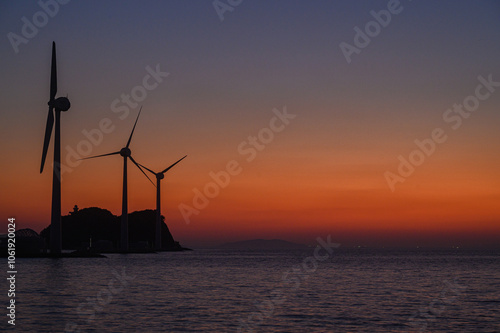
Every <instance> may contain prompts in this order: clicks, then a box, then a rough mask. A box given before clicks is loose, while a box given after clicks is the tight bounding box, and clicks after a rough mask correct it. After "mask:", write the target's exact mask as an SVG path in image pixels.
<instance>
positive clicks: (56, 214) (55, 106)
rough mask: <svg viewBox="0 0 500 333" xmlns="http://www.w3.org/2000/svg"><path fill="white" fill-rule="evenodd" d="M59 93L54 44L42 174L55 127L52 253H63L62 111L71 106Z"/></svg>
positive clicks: (51, 224)
mask: <svg viewBox="0 0 500 333" xmlns="http://www.w3.org/2000/svg"><path fill="white" fill-rule="evenodd" d="M56 93H57V65H56V43H55V42H52V64H51V69H50V99H49V102H48V104H49V114H48V116H47V125H46V126H45V138H44V140H43V151H42V164H41V166H40V173H42V172H43V167H44V165H45V159H46V157H47V151H48V149H49V143H50V137H51V135H52V127H53V126H54V112H55V123H56V128H55V131H54V132H55V133H54V164H53V165H52V169H53V174H52V211H51V217H50V253H56V254H58V253H61V250H62V235H61V111H68V110H69V108H70V106H71V104H70V102H69V100H68V98H66V97H59V98H57V99H56Z"/></svg>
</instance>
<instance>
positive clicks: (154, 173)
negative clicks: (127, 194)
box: [137, 163, 156, 176]
mask: <svg viewBox="0 0 500 333" xmlns="http://www.w3.org/2000/svg"><path fill="white" fill-rule="evenodd" d="M137 164H139V165H140V166H141V167H143V168H144V169H146V170H148V171H149V172H151V173H152V174H153V175H155V176H156V172H154V171H153V170H151V169H150V168H147V167H145V166H144V165H142V164H141V163H137Z"/></svg>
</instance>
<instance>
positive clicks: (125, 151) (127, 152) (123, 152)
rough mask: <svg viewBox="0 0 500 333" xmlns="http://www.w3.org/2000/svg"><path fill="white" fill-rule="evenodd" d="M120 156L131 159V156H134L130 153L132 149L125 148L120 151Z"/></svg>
mask: <svg viewBox="0 0 500 333" xmlns="http://www.w3.org/2000/svg"><path fill="white" fill-rule="evenodd" d="M120 155H121V156H123V157H130V155H132V152H131V151H130V148H128V147H125V148H122V149H121V150H120Z"/></svg>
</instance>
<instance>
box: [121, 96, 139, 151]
mask: <svg viewBox="0 0 500 333" xmlns="http://www.w3.org/2000/svg"><path fill="white" fill-rule="evenodd" d="M141 111H142V106H141V108H140V109H139V113H138V114H137V118H136V119H135V124H134V128H132V133H130V137H129V138H128V142H127V145H126V146H125V147H127V148H128V146H129V145H130V141H132V135H133V134H134V130H135V125H137V120H139V116H140V115H141Z"/></svg>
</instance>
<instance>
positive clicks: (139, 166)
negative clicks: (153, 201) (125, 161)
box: [129, 156, 156, 187]
mask: <svg viewBox="0 0 500 333" xmlns="http://www.w3.org/2000/svg"><path fill="white" fill-rule="evenodd" d="M129 157H130V160H131V161H132V163H134V164H135V166H136V167H138V168H139V170H141V172H142V173H143V174H144V176H146V178H147V179H149V181H150V182H151V184H153V186H154V187H156V185H155V183H153V181H152V180H151V179H150V178H149V177H148V175H146V173H145V172H144V170H142V168H141V165H140V164H139V163H137V162H136V161H135V160H134V158H133V157H132V156H129Z"/></svg>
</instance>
